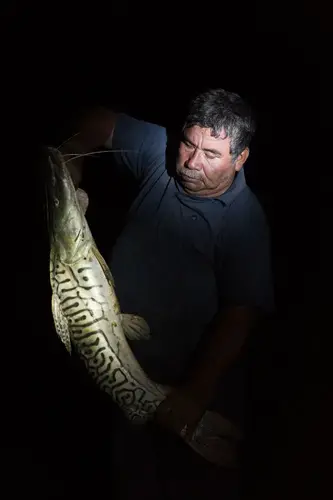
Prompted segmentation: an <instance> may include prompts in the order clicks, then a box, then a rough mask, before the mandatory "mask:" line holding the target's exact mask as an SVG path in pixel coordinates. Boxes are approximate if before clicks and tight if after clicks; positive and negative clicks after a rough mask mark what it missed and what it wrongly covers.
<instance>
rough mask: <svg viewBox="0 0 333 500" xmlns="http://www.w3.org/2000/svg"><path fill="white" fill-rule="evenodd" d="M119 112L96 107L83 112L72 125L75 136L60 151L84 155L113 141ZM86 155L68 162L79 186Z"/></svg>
mask: <svg viewBox="0 0 333 500" xmlns="http://www.w3.org/2000/svg"><path fill="white" fill-rule="evenodd" d="M116 120H117V113H115V112H114V111H112V110H110V109H107V108H103V107H94V108H91V109H89V110H86V111H85V112H83V113H81V115H80V116H79V117H77V118H76V119H75V122H74V124H73V125H72V130H73V136H72V137H71V138H70V139H69V140H68V141H66V142H65V143H64V144H63V146H61V147H60V151H61V152H62V153H63V154H64V155H66V156H65V158H66V160H67V159H68V158H70V156H67V155H73V154H75V155H84V154H85V153H90V152H91V151H93V150H95V149H96V148H98V147H102V146H104V144H105V143H106V142H107V141H109V142H111V139H112V136H113V132H114V129H115V126H116ZM83 161H84V156H81V157H79V158H77V159H75V160H73V161H69V162H68V163H67V166H68V169H69V171H70V173H71V175H72V178H73V181H74V184H75V185H76V186H78V185H79V184H80V182H81V180H82V166H83Z"/></svg>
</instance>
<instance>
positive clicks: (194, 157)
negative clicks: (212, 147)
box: [186, 149, 201, 170]
mask: <svg viewBox="0 0 333 500" xmlns="http://www.w3.org/2000/svg"><path fill="white" fill-rule="evenodd" d="M200 163H201V162H200V152H199V150H198V149H194V151H193V152H192V153H191V154H190V156H189V158H188V160H187V162H186V166H187V167H188V168H191V169H193V170H200Z"/></svg>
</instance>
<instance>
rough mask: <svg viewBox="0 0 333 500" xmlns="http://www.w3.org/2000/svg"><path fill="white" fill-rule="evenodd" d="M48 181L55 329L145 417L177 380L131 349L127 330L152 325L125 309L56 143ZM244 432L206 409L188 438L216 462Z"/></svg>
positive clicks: (140, 334)
mask: <svg viewBox="0 0 333 500" xmlns="http://www.w3.org/2000/svg"><path fill="white" fill-rule="evenodd" d="M46 189H47V214H48V229H49V235H50V247H51V248H50V282H51V289H52V314H53V319H54V324H55V329H56V332H57V334H58V336H59V337H60V339H61V341H62V342H63V343H64V345H65V347H66V349H67V350H68V351H69V352H71V348H72V346H73V347H74V348H75V350H76V351H77V353H78V355H79V358H80V359H81V360H83V362H84V364H85V366H86V368H87V370H88V372H89V374H90V376H92V378H93V379H94V381H95V382H96V384H97V386H98V387H99V388H100V389H101V390H102V391H105V392H106V393H107V394H109V395H110V396H111V397H112V399H113V401H114V402H115V403H116V404H117V405H118V407H119V408H120V409H121V410H122V411H123V413H124V414H125V416H126V417H127V418H128V419H129V420H131V421H132V422H134V423H145V422H147V421H148V420H150V419H152V418H153V417H154V414H155V412H156V410H157V408H158V406H159V404H160V403H161V402H162V401H163V400H164V399H165V398H166V396H167V394H168V393H169V391H170V390H171V388H169V387H166V386H162V385H160V384H157V383H155V382H154V381H152V380H151V379H150V378H149V377H148V376H147V374H146V373H145V372H144V371H143V369H142V368H141V366H140V365H139V363H138V362H137V360H136V358H135V356H134V355H133V353H132V350H131V349H130V346H129V344H128V342H127V339H126V337H127V338H129V339H134V338H136V339H142V341H143V342H144V341H145V340H144V339H148V338H149V326H148V325H147V323H146V322H145V321H144V319H143V318H141V317H139V316H135V315H132V314H122V312H121V310H120V306H119V303H118V300H117V297H116V293H115V286H114V282H113V277H112V275H111V272H110V269H109V267H108V266H107V264H106V262H105V260H104V259H103V257H102V255H101V254H100V253H99V251H98V249H97V246H96V244H95V241H94V239H93V236H92V234H91V232H90V229H89V226H88V223H87V220H86V218H85V215H84V211H83V210H82V208H81V205H80V203H79V200H78V196H77V192H76V190H75V187H74V185H73V182H72V179H71V176H70V173H69V171H68V169H67V167H66V163H65V162H64V159H63V157H62V155H61V153H60V152H59V151H58V150H56V149H54V148H48V170H47V172H46ZM129 286H130V283H129ZM240 437H241V436H240V432H239V430H238V428H237V427H236V426H234V424H232V423H231V422H230V421H229V420H227V419H225V418H224V417H222V416H221V415H219V414H218V413H215V412H211V411H206V412H205V414H204V415H203V417H202V419H201V420H200V422H199V424H198V426H197V429H196V431H195V432H194V434H193V436H192V438H191V439H190V440H189V441H186V442H187V443H188V444H189V445H190V446H191V447H192V448H193V449H194V450H195V451H196V452H197V453H199V454H200V455H202V456H203V457H204V458H206V459H207V460H209V461H210V462H213V463H216V464H221V465H232V463H233V461H234V453H233V449H234V446H233V444H230V443H235V442H237V441H238V440H239V439H240ZM229 462H230V463H229Z"/></svg>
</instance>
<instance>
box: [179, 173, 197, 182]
mask: <svg viewBox="0 0 333 500" xmlns="http://www.w3.org/2000/svg"><path fill="white" fill-rule="evenodd" d="M179 175H180V176H181V177H182V178H184V179H186V180H189V181H192V182H195V181H198V180H200V178H199V177H198V176H197V175H193V174H192V173H191V172H184V171H183V170H181V171H180V172H179Z"/></svg>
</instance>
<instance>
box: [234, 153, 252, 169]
mask: <svg viewBox="0 0 333 500" xmlns="http://www.w3.org/2000/svg"><path fill="white" fill-rule="evenodd" d="M249 154H250V150H249V148H245V149H244V150H243V151H242V152H241V154H240V155H238V157H237V159H236V162H235V170H236V172H239V171H240V169H241V168H242V167H243V165H244V163H245V162H246V160H247V159H248V157H249Z"/></svg>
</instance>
